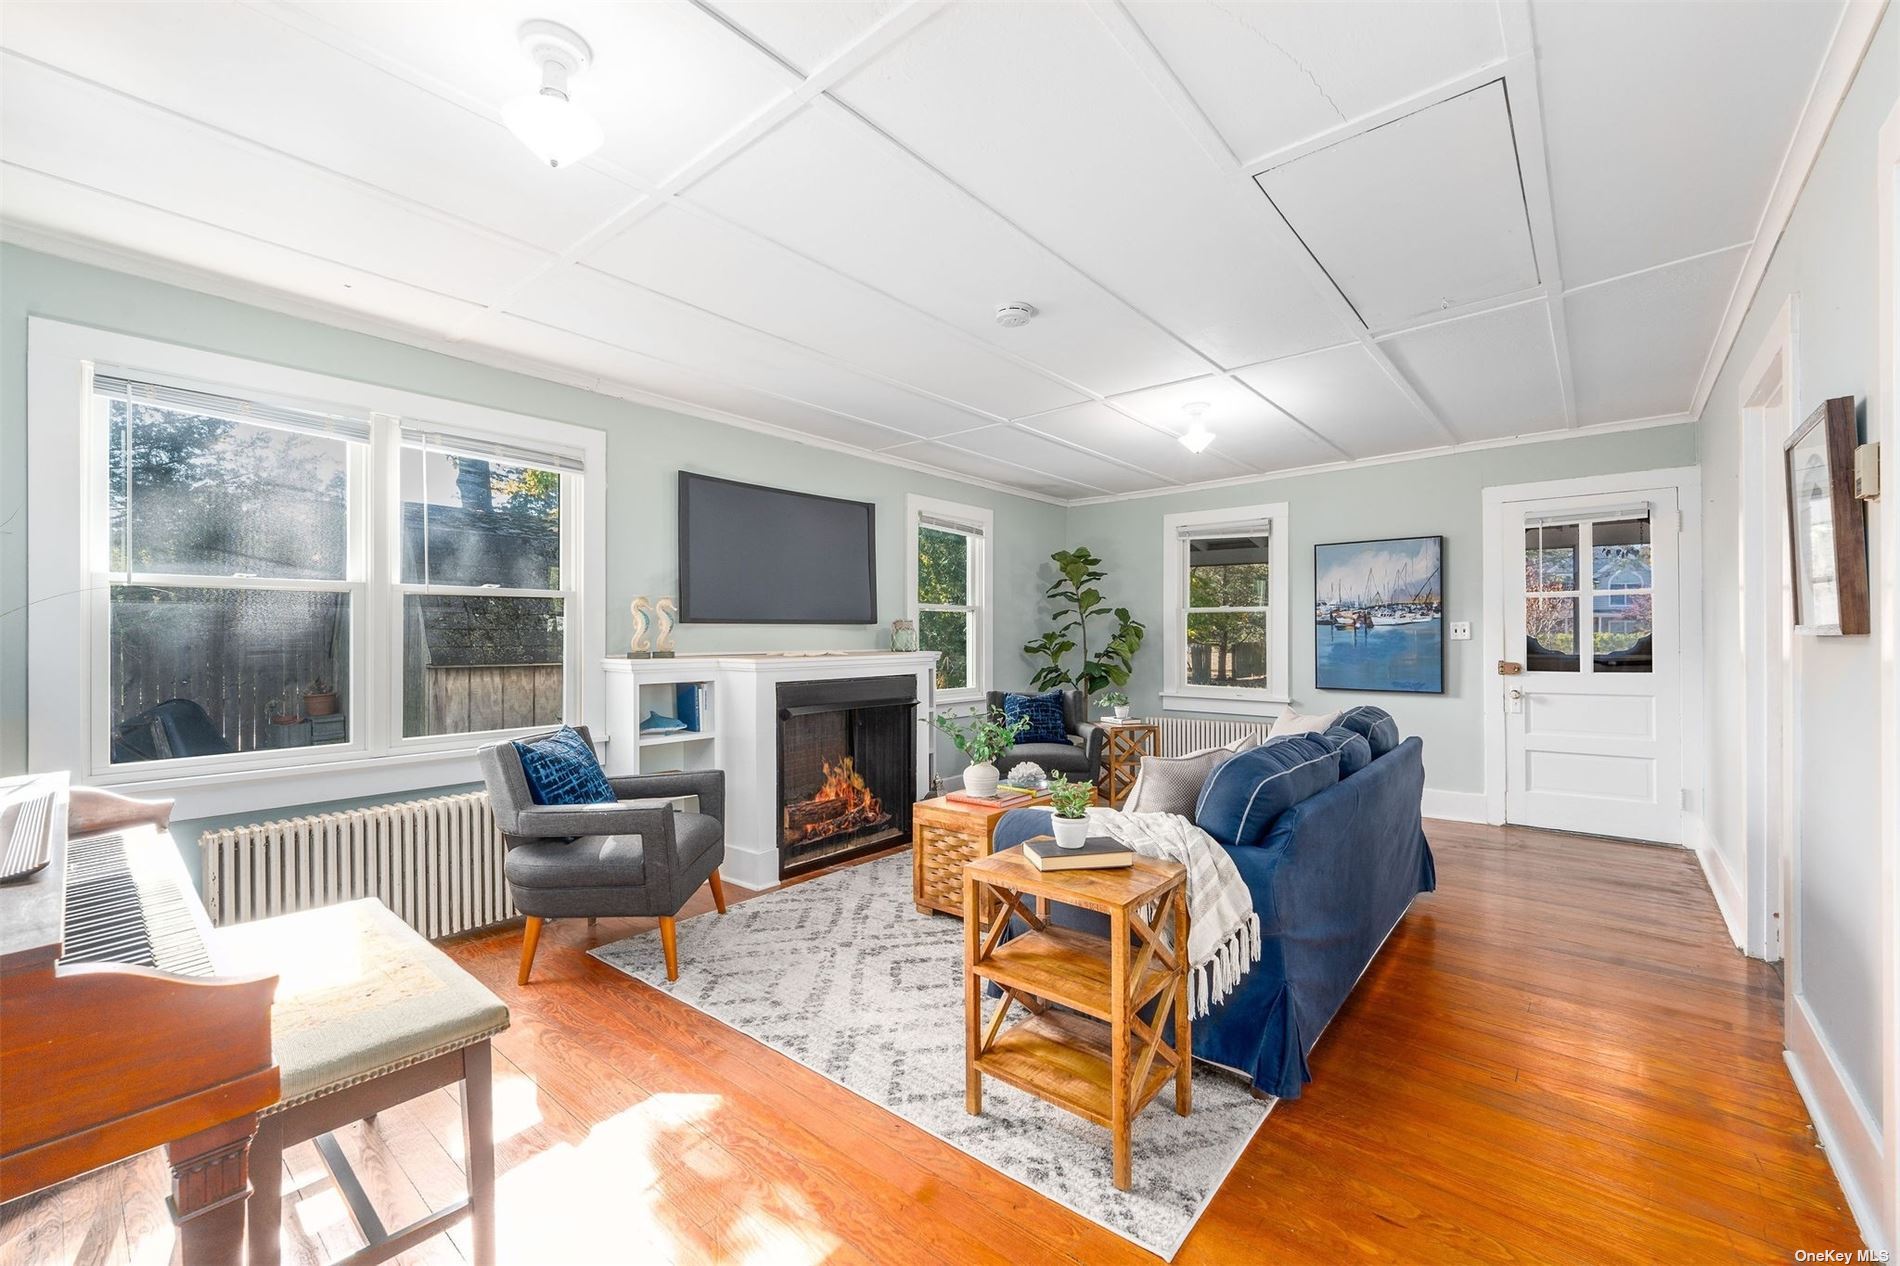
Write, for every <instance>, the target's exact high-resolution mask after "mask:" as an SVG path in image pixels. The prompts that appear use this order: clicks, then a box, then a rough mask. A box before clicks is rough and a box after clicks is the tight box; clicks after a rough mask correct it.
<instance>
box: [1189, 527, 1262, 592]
mask: <svg viewBox="0 0 1900 1266" xmlns="http://www.w3.org/2000/svg"><path fill="white" fill-rule="evenodd" d="M1187 604H1188V606H1189V607H1191V608H1192V607H1264V606H1266V605H1267V538H1266V536H1265V535H1264V534H1263V535H1260V536H1227V537H1219V538H1215V539H1208V540H1190V541H1189V542H1188V602H1187Z"/></svg>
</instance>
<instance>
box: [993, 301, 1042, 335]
mask: <svg viewBox="0 0 1900 1266" xmlns="http://www.w3.org/2000/svg"><path fill="white" fill-rule="evenodd" d="M1035 315H1036V309H1035V305H1033V304H1028V303H1024V302H1022V301H1021V300H1020V299H1019V300H1016V301H1015V302H1012V303H999V304H997V305H996V323H997V324H998V325H1000V326H1002V327H1003V328H1004V329H1006V330H1013V329H1015V328H1016V327H1017V326H1019V325H1028V324H1029V322H1030V321H1031V320H1033V319H1034V318H1035Z"/></svg>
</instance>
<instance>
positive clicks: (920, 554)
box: [917, 527, 970, 650]
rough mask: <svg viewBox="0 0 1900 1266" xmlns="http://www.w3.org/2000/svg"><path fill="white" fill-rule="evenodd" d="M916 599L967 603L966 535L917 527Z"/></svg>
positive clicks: (967, 562) (968, 548)
mask: <svg viewBox="0 0 1900 1266" xmlns="http://www.w3.org/2000/svg"><path fill="white" fill-rule="evenodd" d="M917 601H919V602H925V603H943V604H944V605H946V606H953V607H963V606H968V605H969V604H970V538H969V537H967V536H965V535H963V533H961V532H945V531H943V530H942V529H940V528H933V527H920V528H918V529H917ZM924 649H926V650H929V649H932V648H930V647H928V646H926V647H925V648H924Z"/></svg>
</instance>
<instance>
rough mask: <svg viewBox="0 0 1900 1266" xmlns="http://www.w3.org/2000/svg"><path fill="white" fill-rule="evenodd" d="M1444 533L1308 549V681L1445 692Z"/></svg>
mask: <svg viewBox="0 0 1900 1266" xmlns="http://www.w3.org/2000/svg"><path fill="white" fill-rule="evenodd" d="M1444 568H1445V538H1444V537H1442V536H1402V537H1394V538H1391V539H1389V540H1383V541H1344V542H1341V543H1340V544H1337V545H1315V546H1314V547H1313V624H1314V629H1313V684H1314V685H1316V686H1318V687H1319V688H1320V689H1321V690H1393V691H1403V692H1406V693H1409V694H1427V695H1436V694H1443V693H1444V692H1445V619H1444V616H1445V604H1444V595H1445V583H1444Z"/></svg>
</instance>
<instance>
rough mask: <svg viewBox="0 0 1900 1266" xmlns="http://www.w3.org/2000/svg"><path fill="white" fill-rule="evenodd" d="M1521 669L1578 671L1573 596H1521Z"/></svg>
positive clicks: (1575, 608)
mask: <svg viewBox="0 0 1900 1266" xmlns="http://www.w3.org/2000/svg"><path fill="white" fill-rule="evenodd" d="M1572 557H1573V558H1574V557H1575V555H1574V554H1573V555H1572ZM1524 668H1525V671H1527V672H1533V673H1574V672H1577V671H1579V665H1578V663H1577V600H1576V599H1575V598H1540V597H1530V598H1526V599H1524Z"/></svg>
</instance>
